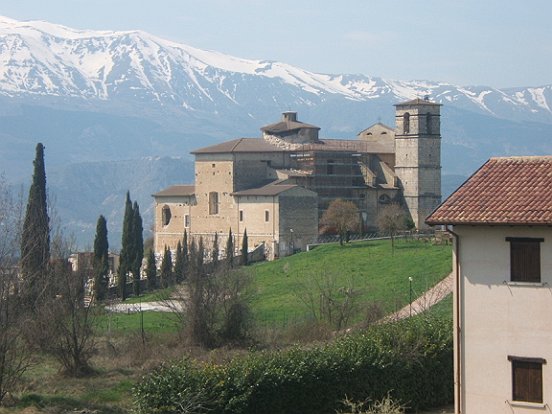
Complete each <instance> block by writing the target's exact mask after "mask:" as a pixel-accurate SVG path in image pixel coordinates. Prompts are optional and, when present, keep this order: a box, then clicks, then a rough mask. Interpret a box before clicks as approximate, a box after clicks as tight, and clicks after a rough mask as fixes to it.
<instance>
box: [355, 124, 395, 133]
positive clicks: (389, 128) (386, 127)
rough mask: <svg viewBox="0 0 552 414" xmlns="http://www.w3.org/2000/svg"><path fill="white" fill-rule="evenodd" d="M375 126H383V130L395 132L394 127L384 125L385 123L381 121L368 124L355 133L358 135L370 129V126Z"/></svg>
mask: <svg viewBox="0 0 552 414" xmlns="http://www.w3.org/2000/svg"><path fill="white" fill-rule="evenodd" d="M377 126H379V127H381V128H383V129H385V130H387V131H392V132H393V133H394V132H395V128H391V127H390V126H389V125H385V124H384V123H382V122H376V123H375V124H373V125H370V126H369V127H368V128H364V129H363V130H362V131H360V132H359V133H358V134H357V136H358V135H360V134H362V133H363V132H366V131H369V130H370V129H372V128H374V127H377Z"/></svg>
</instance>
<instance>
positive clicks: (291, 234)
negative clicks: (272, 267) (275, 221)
mask: <svg viewBox="0 0 552 414" xmlns="http://www.w3.org/2000/svg"><path fill="white" fill-rule="evenodd" d="M289 237H290V242H289V248H290V250H291V254H293V251H294V247H295V246H293V229H289Z"/></svg>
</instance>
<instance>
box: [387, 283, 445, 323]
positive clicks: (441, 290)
mask: <svg viewBox="0 0 552 414" xmlns="http://www.w3.org/2000/svg"><path fill="white" fill-rule="evenodd" d="M452 282H453V274H452V273H451V274H450V275H448V276H447V277H445V278H444V279H443V280H441V281H440V282H439V283H437V284H436V285H435V286H433V287H432V288H431V289H429V290H428V291H427V292H425V293H424V294H423V295H422V296H420V297H419V298H418V299H416V300H415V301H413V302H412V316H414V315H417V314H419V313H422V312H423V311H425V310H428V309H429V308H430V307H432V306H433V305H435V304H436V303H439V302H440V301H442V300H443V299H444V298H445V297H447V295H448V294H449V293H451V292H452ZM410 309H411V306H410V305H406V306H405V307H404V308H402V309H401V310H399V311H398V312H395V313H393V314H391V315H389V316H387V317H385V318H384V321H393V320H398V319H405V318H408V317H410V316H411V310H410Z"/></svg>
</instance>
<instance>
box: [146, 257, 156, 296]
mask: <svg viewBox="0 0 552 414" xmlns="http://www.w3.org/2000/svg"><path fill="white" fill-rule="evenodd" d="M146 278H147V280H148V289H149V290H153V289H156V288H157V265H156V263H155V253H154V252H153V249H152V250H150V252H149V255H148V264H147V267H146Z"/></svg>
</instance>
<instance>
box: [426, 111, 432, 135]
mask: <svg viewBox="0 0 552 414" xmlns="http://www.w3.org/2000/svg"><path fill="white" fill-rule="evenodd" d="M426 128H427V133H428V135H429V134H431V114H430V113H429V112H428V113H427V114H426Z"/></svg>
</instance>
